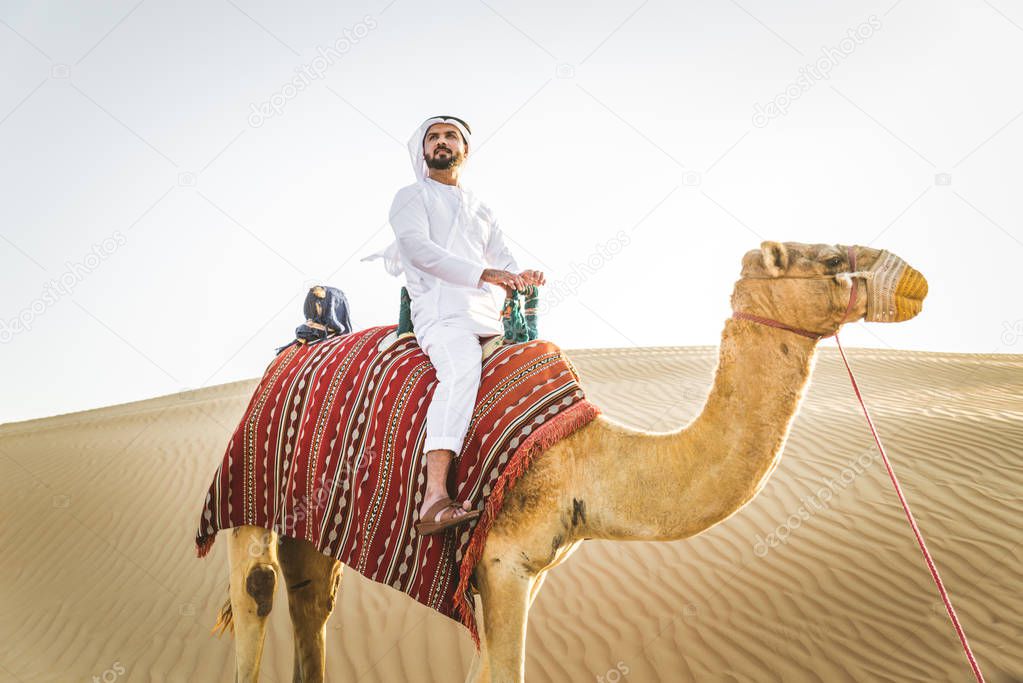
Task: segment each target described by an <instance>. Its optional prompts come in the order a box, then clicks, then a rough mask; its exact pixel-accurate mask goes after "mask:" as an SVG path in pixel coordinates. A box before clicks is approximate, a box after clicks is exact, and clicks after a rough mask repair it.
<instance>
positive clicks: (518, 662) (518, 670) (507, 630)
mask: <svg viewBox="0 0 1023 683" xmlns="http://www.w3.org/2000/svg"><path fill="white" fill-rule="evenodd" d="M480 564H481V565H483V564H485V565H486V569H485V570H484V571H483V572H482V576H481V579H480V584H479V586H480V598H481V600H482V602H483V631H482V632H481V634H480V638H481V645H482V647H481V665H480V671H479V681H480V683H489V682H491V681H500V682H501V683H505V682H508V683H522V682H523V680H524V676H525V666H526V620H527V618H528V613H529V601H530V593H531V591H532V589H533V585H534V583H535V580H536V579H535V577H533V576H529V575H528V574H525V573H524V570H523V569H522V568H521V567H516V568H513V567H511V566H510V563H508V564H506V565H504V566H502V565H501V564H500V563H494V562H489V561H486V560H485V561H484V562H481V563H480Z"/></svg>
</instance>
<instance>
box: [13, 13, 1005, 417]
mask: <svg viewBox="0 0 1023 683" xmlns="http://www.w3.org/2000/svg"><path fill="white" fill-rule="evenodd" d="M0 19H2V21H0V51H2V56H0V59H2V61H3V64H4V68H3V70H2V72H0V79H2V80H0V84H2V87H0V149H2V154H3V158H4V162H5V163H3V165H2V166H0V188H2V189H0V192H2V193H3V194H2V199H3V214H2V221H0V259H2V261H0V263H2V268H0V278H2V286H0V373H2V376H3V378H4V381H5V385H6V386H7V390H6V391H4V392H2V395H0V421H14V420H21V419H27V418H32V417H42V416H48V415H54V414H59V413H65V412H70V411H75V410H81V409H86V408H93V407H99V406H105V405H110V404H114V403H121V402H126V401H132V400H137V399H142V398H148V397H152V396H157V395H163V394H169V393H176V392H179V391H182V390H185V389H189V388H198V387H204V386H211V385H216V384H221V383H224V382H230V381H235V380H239V379H248V378H255V377H258V376H260V375H261V374H262V372H263V370H264V369H265V367H266V365H267V364H268V363H269V362H270V360H271V359H272V358H273V354H274V349H275V348H276V347H277V346H280V345H283V344H285V343H287V342H288V341H289V340H290V339H292V338H293V331H294V328H295V326H296V325H298V324H299V323H300V322H301V321H302V313H301V305H302V300H303V298H304V296H305V292H306V291H307V289H308V287H309V286H311V285H312V284H327V285H333V286H336V287H340V288H341V289H343V290H344V291H345V292H346V294H347V296H348V298H349V300H350V302H351V305H352V319H353V323H354V324H355V327H356V328H363V327H369V326H373V325H384V324H392V323H394V322H396V321H397V313H398V291H399V288H400V286H401V282H400V280H398V279H395V278H391V277H390V276H388V275H387V274H386V273H385V272H384V271H383V268H382V267H381V265H380V262H374V263H361V262H360V261H359V259H360V258H361V257H362V256H364V255H365V254H367V253H369V252H371V251H373V250H374V249H376V248H379V247H381V246H384V245H385V244H387V243H388V242H389V241H390V229H389V227H388V225H387V210H388V208H389V206H390V202H391V199H392V198H393V196H394V193H395V192H396V191H397V189H398V188H400V187H401V186H403V185H406V184H408V183H410V182H412V181H413V176H412V169H411V166H410V164H409V160H408V156H407V153H406V150H405V142H406V141H407V139H408V137H409V136H410V134H411V133H412V131H413V130H414V129H415V128H416V126H417V125H418V124H419V123H420V122H421V121H422V120H423V119H425V118H426V117H428V116H431V115H434V114H439V113H449V114H454V115H456V116H460V117H461V118H464V119H466V120H468V121H469V123H470V124H471V125H472V127H473V131H474V136H475V145H474V149H473V150H472V153H471V156H470V160H469V165H468V167H467V172H466V174H465V179H464V184H465V185H466V186H468V187H471V188H473V189H474V190H475V191H476V192H477V193H478V194H479V196H480V197H481V198H482V199H483V200H484V201H485V202H487V203H488V204H490V205H491V206H492V207H493V208H494V210H495V213H496V215H497V217H498V219H499V220H500V223H501V225H502V228H503V230H504V232H505V234H506V236H507V238H508V240H509V242H510V244H511V246H512V248H513V250H514V251H515V254H516V257H517V258H518V261H519V262H520V264H521V265H522V266H523V267H524V268H537V269H541V270H543V271H544V272H545V273H546V276H547V280H548V282H549V286H548V287H547V288H546V291H544V292H543V293H542V296H543V297H544V298H545V301H546V302H547V303H548V304H549V305H548V306H546V307H545V312H544V316H543V318H542V319H541V322H540V333H541V336H543V337H544V338H547V339H551V340H553V341H555V342H556V343H558V344H560V345H561V346H563V347H564V348H567V349H572V348H581V347H631V346H677V345H714V344H717V342H718V339H719V335H720V333H721V329H722V325H723V322H724V320H725V318H727V316H728V315H729V314H730V310H729V305H728V296H729V293H730V292H731V289H732V285H733V283H734V281H735V279H736V277H737V276H738V272H739V265H740V259H741V257H742V255H743V253H745V252H746V251H747V250H749V249H754V248H757V247H758V246H759V243H760V241H761V240H762V239H770V240H779V241H800V242H826V243H838V244H864V245H872V246H876V247H881V248H885V249H888V250H891V251H893V252H895V253H897V254H899V255H900V256H902V257H903V258H904V259H906V260H907V261H908V262H909V263H910V264H911V265H913V266H914V267H916V268H917V269H919V270H920V271H921V272H923V273H924V275H925V276H926V277H927V278H928V280H929V283H930V296H929V297H928V299H927V301H926V303H925V307H924V311H923V313H922V314H921V315H920V316H919V317H918V318H916V319H915V320H913V321H911V322H908V323H904V324H899V325H882V324H870V325H867V324H862V323H857V324H855V325H850V326H848V327H847V328H846V330H845V331H844V332H843V333H842V338H843V343H844V345H846V346H847V347H857V346H859V347H881V348H892V349H918V350H934V351H954V352H977V353H1019V352H1020V349H1021V347H1023V344H1020V343H1019V340H1020V339H1023V304H1021V302H1020V297H1019V292H1020V286H1019V267H1020V266H1019V264H1020V263H1021V260H1023V258H1021V257H1023V227H1021V218H1023V203H1021V197H1023V195H1021V193H1020V187H1021V186H1023V166H1021V164H1020V163H1019V160H1020V157H1021V149H1023V121H1021V120H1020V119H1021V118H1023V88H1020V86H1019V83H1020V76H1019V74H1020V70H1021V66H1023V8H1021V7H1020V5H1019V4H1018V3H1016V4H1013V3H1009V2H1006V1H1005V0H992V2H986V1H983V0H977V1H973V0H962V1H942V2H924V1H923V0H899V1H895V0H885V1H884V2H879V3H871V2H867V3H864V2H838V3H818V2H778V1H774V2H767V1H763V0H756V1H755V0H743V1H742V2H731V1H727V0H726V1H722V2H716V3H706V2H668V1H667V0H649V1H648V2H641V1H631V2H600V3H593V2H586V3H582V2H571V3H566V2H560V3H559V2H554V3H552V2H544V3H539V2H511V1H510V0H486V1H485V2H484V1H483V0H465V1H463V2H453V3H443V4H427V3H418V2H412V1H411V0H395V1H394V2H390V0H383V1H379V2H352V3H338V2H306V3H301V4H295V3H256V2H250V1H245V0H204V1H203V2H198V1H185V2H181V1H178V2H167V1H158V0H144V1H143V2H138V1H137V0H128V1H126V2H111V3H101V2H90V3H72V2H66V1H65V2H51V3H33V4H31V5H30V4H29V3H24V2H0ZM332 49H333V52H332V51H331V50H332ZM296 81H297V82H299V83H300V84H301V85H303V87H302V88H301V89H294V88H292V87H290V85H289V84H293V83H294V82H296ZM786 93H788V94H786ZM263 103H272V104H273V105H274V109H273V110H267V109H265V108H264V109H263V113H262V114H257V113H256V112H259V111H260V108H261V105H262V104H263ZM771 103H775V104H780V105H781V106H780V107H777V108H776V107H773V106H769V105H771ZM781 109H784V111H781ZM612 252H613V253H612ZM823 344H824V345H825V346H833V345H834V342H833V341H826V342H823ZM682 379H684V378H680V380H682Z"/></svg>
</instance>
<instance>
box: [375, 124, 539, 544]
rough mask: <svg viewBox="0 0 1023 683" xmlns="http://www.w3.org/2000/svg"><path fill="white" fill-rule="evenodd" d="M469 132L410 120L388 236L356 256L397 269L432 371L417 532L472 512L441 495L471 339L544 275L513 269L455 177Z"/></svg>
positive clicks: (463, 421)
mask: <svg viewBox="0 0 1023 683" xmlns="http://www.w3.org/2000/svg"><path fill="white" fill-rule="evenodd" d="M470 141H471V130H470V128H469V125H468V124H467V123H465V121H463V120H461V119H459V118H456V117H454V116H435V117H432V118H429V119H427V120H426V121H424V122H423V124H422V125H420V126H419V128H417V129H416V131H415V132H414V133H413V134H412V138H411V139H410V140H409V155H410V156H411V158H412V167H413V169H414V170H415V172H416V177H417V178H418V182H416V183H413V184H412V185H408V186H406V187H403V188H401V189H400V190H398V193H397V195H395V197H394V201H393V202H392V204H391V211H390V222H391V228H392V229H393V230H394V234H395V237H396V238H397V239H396V241H395V242H394V243H393V244H391V246H389V247H388V248H387V249H385V250H383V251H381V252H377V253H376V254H373V255H371V256H369V257H367V258H366V259H363V260H371V259H373V258H380V257H382V258H384V260H385V261H384V264H385V267H386V268H387V270H388V272H390V273H391V274H393V275H397V274H399V273H401V272H404V273H405V279H406V286H407V288H408V291H409V296H410V297H411V299H412V311H411V312H412V325H413V328H414V330H415V334H416V338H417V340H418V341H419V346H420V347H421V348H422V349H423V351H424V352H425V353H426V354H427V356H429V358H430V362H431V363H432V364H433V366H434V368H435V370H436V373H437V386H436V389H435V391H434V394H433V399H432V401H431V402H430V405H429V407H428V408H427V412H426V443H425V444H424V447H423V450H424V452H425V453H426V478H427V481H426V497H425V498H424V500H423V503H422V506H421V507H420V509H419V522H418V523H417V524H416V529H417V531H418V532H419V533H420V534H423V535H428V534H433V533H437V532H439V531H442V530H444V529H447V528H449V527H452V526H457V525H460V524H464V523H466V522H468V521H470V520H473V519H475V518H476V517H478V516H479V514H480V513H479V512H478V511H474V512H469V511H468V509H469V502H468V501H466V502H465V503H462V504H459V503H458V502H456V501H453V500H452V499H451V498H450V497H449V495H448V492H447V476H448V469H449V467H450V465H451V460H452V458H453V457H454V456H455V454H456V453H459V452H460V451H461V449H462V443H463V441H464V439H465V435H466V432H467V431H468V428H469V421H470V419H471V417H472V411H473V407H474V406H475V403H476V394H477V391H478V390H479V384H480V373H481V363H482V351H481V344H483V343H486V342H487V341H488V340H490V339H491V338H493V337H495V336H498V335H502V334H504V329H503V327H502V324H501V305H502V303H503V301H504V298H505V292H511V291H513V290H514V289H524V288H525V287H526V286H528V285H542V284H544V282H545V280H544V275H543V273H542V272H540V271H537V270H526V271H523V272H521V273H520V272H518V270H519V269H518V264H517V263H516V261H515V258H514V257H513V256H512V254H511V252H510V251H509V250H508V247H507V245H506V244H505V242H504V239H503V237H502V234H501V229H500V227H499V226H498V223H497V220H496V219H495V217H494V213H493V211H491V210H490V208H489V207H487V206H486V205H485V204H483V203H482V202H480V201H479V199H477V198H476V196H475V195H474V194H473V193H472V192H471V191H469V190H467V189H465V188H463V187H462V186H461V185H460V184H459V176H460V174H461V171H462V168H463V165H464V163H465V160H466V159H467V158H468V156H469V150H470ZM492 285H493V286H492ZM494 286H496V287H494ZM498 288H503V289H504V291H503V292H502V291H501V289H498Z"/></svg>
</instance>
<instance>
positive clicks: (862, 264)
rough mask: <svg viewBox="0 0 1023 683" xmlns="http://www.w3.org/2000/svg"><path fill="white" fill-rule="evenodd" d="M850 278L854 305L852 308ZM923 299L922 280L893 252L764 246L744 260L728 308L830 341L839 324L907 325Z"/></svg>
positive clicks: (824, 246)
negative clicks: (811, 333) (855, 290)
mask: <svg viewBox="0 0 1023 683" xmlns="http://www.w3.org/2000/svg"><path fill="white" fill-rule="evenodd" d="M850 256H852V257H853V258H852V259H851V258H850ZM853 260H854V262H852V261H853ZM854 280H855V281H856V283H857V293H856V300H855V302H854V303H853V305H852V308H851V309H849V300H850V295H851V293H852V283H853V281H854ZM926 296H927V280H925V279H924V276H923V275H921V274H920V272H919V271H917V270H915V269H913V268H911V267H910V266H909V264H907V263H906V262H905V261H903V260H902V259H901V258H899V257H898V256H896V255H895V254H892V253H891V252H888V251H884V250H882V249H872V248H870V247H861V246H853V247H846V246H842V245H837V244H801V243H799V242H770V241H765V242H762V243H761V244H760V249H756V250H753V251H749V252H747V253H746V254H745V255H744V256H743V258H742V273H741V275H740V279H739V280H738V281H737V282H736V283H735V289H734V290H733V292H732V309H733V310H734V311H742V312H744V313H747V314H752V315H754V316H760V317H762V318H768V319H770V320H774V321H777V322H779V323H782V324H784V325H786V326H789V327H792V328H798V329H800V330H805V331H808V332H813V333H816V334H820V335H830V334H832V333H834V332H836V331H838V328H839V327H841V326H842V324H843V323H844V322H852V321H855V320H860V319H865V320H867V321H868V322H902V321H904V320H909V319H910V318H913V317H914V316H916V314H917V313H919V312H920V310H921V309H922V308H923V300H924V297H926ZM847 309H848V315H847V314H846V313H847Z"/></svg>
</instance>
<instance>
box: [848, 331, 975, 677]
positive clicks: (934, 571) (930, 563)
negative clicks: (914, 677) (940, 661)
mask: <svg viewBox="0 0 1023 683" xmlns="http://www.w3.org/2000/svg"><path fill="white" fill-rule="evenodd" d="M835 343H836V344H838V351H839V353H841V354H842V362H844V363H845V369H846V371H848V373H849V381H850V382H852V388H853V391H854V392H856V398H857V399H859V401H860V407H861V408H863V416H864V417H866V418H867V426H869V427H870V433H871V434H873V435H874V442H875V443H877V449H878V450H879V451H880V452H881V458H882V459H883V460H884V466H885V467H886V468H887V469H888V476H889V477H890V478H891V480H892V484H893V485H894V486H895V493H897V494H898V496H899V502H901V503H902V509H903V510H904V511H905V513H906V519H907V520H909V526H910V527H911V528H912V529H913V535H914V536H916V542H917V544H919V546H920V552H922V553H923V554H924V561H925V562H926V563H927V568H928V569H929V570H930V571H931V577H932V578H933V579H934V583H935V585H937V586H938V592H939V593H941V600H942V602H944V603H945V611H946V612H948V616H949V618H951V619H952V625H953V626H955V629H956V633H957V634H958V635H959V642H960V643H962V645H963V650H964V651H965V652H966V658H967V659H968V660H970V667H971V668H972V669H973V675H974V676H976V677H977V681H978V682H979V683H984V674H982V673H981V671H980V665H979V664H977V659H976V658H975V657H974V656H973V650H971V649H970V644H969V642H968V641H967V640H966V632H965V631H964V630H963V627H962V626H961V625H960V624H959V618H958V617H957V616H956V611H955V608H953V607H952V600H951V599H950V598H949V597H948V592H946V591H945V585H944V584H943V583H942V582H941V577H940V576H939V575H938V568H937V567H936V566H935V564H934V559H933V558H931V553H930V552H929V551H928V550H927V544H926V543H925V542H924V536H923V534H922V533H921V532H920V527H918V526H917V524H916V520H915V519H914V518H913V513H912V512H911V511H910V509H909V503H907V502H906V496H904V495H903V493H902V487H901V486H899V479H898V477H896V476H895V470H894V469H892V464H891V462H890V461H889V460H888V454H887V453H885V450H884V446H883V445H882V444H881V437H879V436H878V434H877V429H875V428H874V421H873V420H871V419H870V413H869V412H868V411H867V406H866V404H865V403H864V402H863V396H862V395H861V394H860V388H859V386H858V385H857V384H856V378H855V377H854V376H853V371H852V368H851V367H849V360H848V359H847V358H846V357H845V350H844V349H842V342H841V341H839V339H838V334H837V333H836V334H835Z"/></svg>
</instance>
